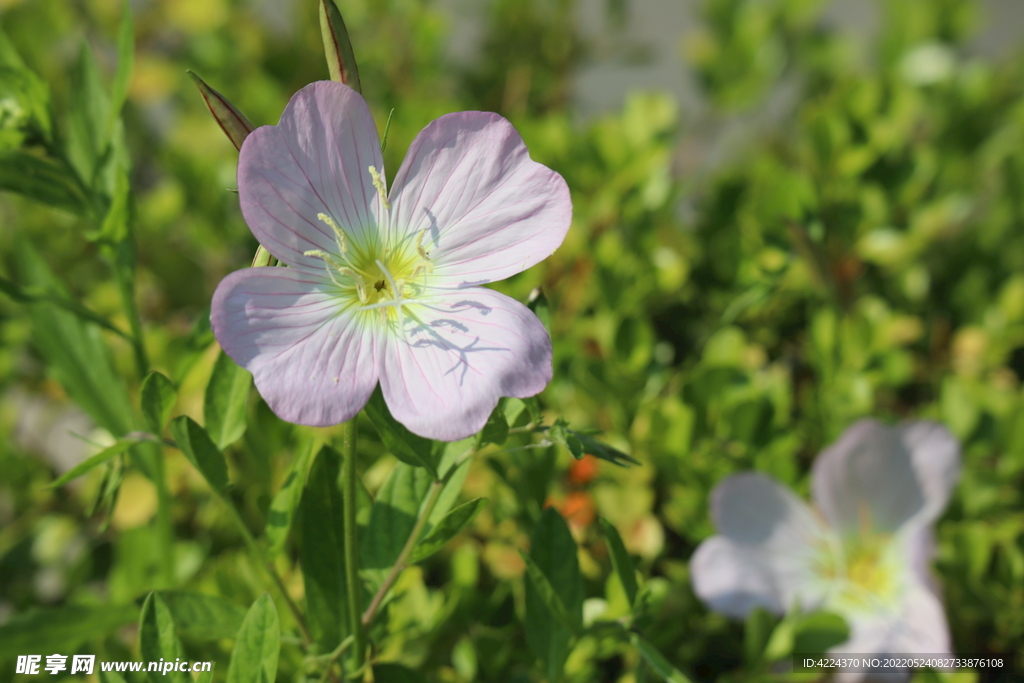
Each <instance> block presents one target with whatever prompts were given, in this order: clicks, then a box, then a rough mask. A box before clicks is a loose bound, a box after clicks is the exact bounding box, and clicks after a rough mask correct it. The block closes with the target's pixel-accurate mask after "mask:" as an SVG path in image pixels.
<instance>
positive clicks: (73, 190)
mask: <svg viewBox="0 0 1024 683" xmlns="http://www.w3.org/2000/svg"><path fill="white" fill-rule="evenodd" d="M0 190H9V191H11V192H17V193H18V194H23V195H25V196H26V197H28V198H29V199H33V200H35V201H37V202H39V203H40V204H46V205H47V206H50V207H53V208H55V209H61V210H63V211H67V212H68V213H71V214H74V215H76V216H84V215H86V213H87V212H88V210H89V200H88V199H87V198H86V196H85V194H84V193H83V191H82V187H81V186H80V185H79V184H78V181H77V180H76V179H75V176H74V171H72V170H71V169H70V168H68V167H67V166H66V165H64V164H63V163H61V162H59V161H55V160H53V159H50V158H47V157H43V156H39V155H36V154H32V153H30V152H27V151H22V150H11V151H6V152H3V153H0Z"/></svg>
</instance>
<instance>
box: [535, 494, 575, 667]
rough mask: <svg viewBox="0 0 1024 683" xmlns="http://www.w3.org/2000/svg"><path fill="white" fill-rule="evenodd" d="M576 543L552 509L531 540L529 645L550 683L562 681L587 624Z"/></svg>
mask: <svg viewBox="0 0 1024 683" xmlns="http://www.w3.org/2000/svg"><path fill="white" fill-rule="evenodd" d="M576 552H577V550H576V541H575V540H573V537H572V534H571V533H570V532H569V527H568V525H566V523H565V520H564V519H562V516H561V515H560V514H558V512H557V511H556V510H554V509H553V508H547V509H545V510H544V512H543V513H542V514H541V517H540V519H539V520H538V521H537V523H536V525H534V528H533V532H532V533H531V534H530V554H529V555H525V554H524V556H523V557H524V560H525V561H526V572H527V577H528V579H529V580H528V581H527V582H526V619H525V624H526V642H527V645H529V647H530V650H531V651H532V652H533V653H534V655H535V656H536V657H537V658H538V659H539V660H540V661H541V662H543V663H544V668H545V673H546V675H547V678H548V680H549V681H552V682H554V681H557V680H559V679H560V678H561V676H562V667H563V666H564V664H565V659H566V657H567V656H568V654H569V642H570V640H571V639H572V636H573V634H575V633H578V632H579V630H580V629H581V628H582V622H583V577H582V576H581V575H580V568H579V561H578V560H577V558H576Z"/></svg>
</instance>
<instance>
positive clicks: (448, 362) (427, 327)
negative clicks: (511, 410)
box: [380, 287, 551, 441]
mask: <svg viewBox="0 0 1024 683" xmlns="http://www.w3.org/2000/svg"><path fill="white" fill-rule="evenodd" d="M430 296H431V300H432V303H431V304H429V305H416V306H414V307H411V308H409V309H407V310H406V312H405V313H404V316H405V330H404V334H403V335H402V336H399V335H398V334H393V335H389V336H388V338H387V341H386V343H385V347H384V353H383V364H382V366H381V379H380V383H381V390H382V391H383V393H384V400H385V402H387V404H388V408H389V409H390V410H391V414H392V415H394V417H395V419H396V420H398V421H399V422H401V423H402V424H404V425H405V426H406V427H408V428H409V429H410V430H411V431H412V432H414V433H416V434H419V435H420V436H425V437H427V438H430V439H440V440H442V441H457V440H459V439H464V438H466V437H467V436H470V435H471V434H473V433H475V432H477V431H479V430H480V429H481V428H482V427H483V426H484V423H486V422H487V418H488V416H489V415H490V414H491V411H492V410H494V407H495V406H496V405H497V403H498V399H499V398H500V397H502V396H515V397H518V398H526V397H528V396H533V395H534V394H537V393H539V392H540V391H542V390H543V389H544V387H545V386H547V383H548V382H549V381H550V380H551V339H550V337H548V333H547V330H545V329H544V326H543V325H542V324H541V322H540V320H538V319H537V316H535V315H534V314H533V313H532V312H531V311H530V309H528V308H527V307H526V306H524V305H522V304H521V303H519V302H518V301H515V300H514V299H510V298H509V297H507V296H505V295H503V294H499V293H498V292H495V291H492V290H489V289H483V288H480V287H472V288H469V289H464V290H459V291H452V292H438V293H431V295H430Z"/></svg>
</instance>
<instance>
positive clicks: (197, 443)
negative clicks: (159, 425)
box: [171, 415, 228, 494]
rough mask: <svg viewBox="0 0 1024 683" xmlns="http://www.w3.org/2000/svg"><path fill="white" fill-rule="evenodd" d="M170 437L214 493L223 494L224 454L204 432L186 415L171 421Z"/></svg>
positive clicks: (226, 467)
mask: <svg viewBox="0 0 1024 683" xmlns="http://www.w3.org/2000/svg"><path fill="white" fill-rule="evenodd" d="M171 436H173V437H174V441H175V442H176V443H177V446H178V448H179V449H180V450H181V452H182V453H184V454H185V457H186V458H188V459H189V462H191V463H192V464H193V465H194V466H195V468H196V469H197V470H199V472H200V474H202V475H203V477H204V478H205V479H206V481H207V483H208V484H209V485H210V488H212V489H213V490H214V491H216V492H217V493H220V494H224V493H226V491H227V488H228V465H227V462H225V460H224V454H223V453H221V452H220V450H219V449H218V448H217V446H216V445H215V444H214V443H213V441H212V440H211V439H210V436H209V435H208V434H207V433H206V430H205V429H203V428H202V427H200V426H199V425H198V424H196V422H195V420H193V419H192V418H190V417H189V416H188V415H180V416H178V417H176V418H174V420H172V421H171Z"/></svg>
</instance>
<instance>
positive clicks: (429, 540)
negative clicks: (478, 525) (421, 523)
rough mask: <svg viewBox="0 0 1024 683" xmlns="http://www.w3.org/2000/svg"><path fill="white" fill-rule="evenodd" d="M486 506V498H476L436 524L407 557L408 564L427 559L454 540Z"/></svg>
mask: <svg viewBox="0 0 1024 683" xmlns="http://www.w3.org/2000/svg"><path fill="white" fill-rule="evenodd" d="M486 505H487V499H486V498H477V499H475V500H471V501H469V502H468V503H463V504H462V505H460V506H458V507H457V508H455V509H454V510H452V511H451V512H449V513H448V514H446V515H445V516H444V517H442V518H441V521H440V522H438V523H437V526H435V527H434V528H433V529H431V530H430V533H428V534H427V535H426V536H424V537H423V538H421V539H420V541H419V543H417V544H416V547H415V548H414V549H413V551H412V554H411V555H410V557H409V563H410V564H416V563H417V562H422V561H423V560H425V559H427V558H428V557H430V556H431V555H433V554H434V553H436V552H437V551H438V550H440V549H441V548H443V547H444V546H445V544H447V543H448V541H450V540H452V539H453V538H455V537H456V536H457V535H458V534H459V532H460V531H462V530H463V529H465V528H466V527H467V526H468V525H469V523H470V522H472V521H473V518H474V517H476V516H477V514H478V513H479V512H480V511H481V510H483V509H484V506H486Z"/></svg>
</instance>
